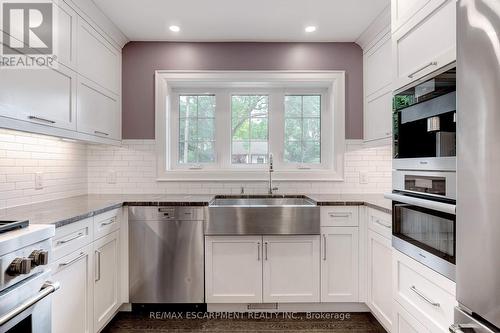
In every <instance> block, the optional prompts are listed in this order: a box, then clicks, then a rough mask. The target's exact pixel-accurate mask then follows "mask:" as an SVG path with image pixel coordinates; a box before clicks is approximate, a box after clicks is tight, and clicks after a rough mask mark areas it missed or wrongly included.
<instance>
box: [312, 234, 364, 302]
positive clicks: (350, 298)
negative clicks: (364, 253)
mask: <svg viewBox="0 0 500 333" xmlns="http://www.w3.org/2000/svg"><path fill="white" fill-rule="evenodd" d="M321 234H322V244H321V250H322V252H321V256H322V257H321V302H359V296H358V295H359V288H358V281H359V230H358V227H322V228H321Z"/></svg>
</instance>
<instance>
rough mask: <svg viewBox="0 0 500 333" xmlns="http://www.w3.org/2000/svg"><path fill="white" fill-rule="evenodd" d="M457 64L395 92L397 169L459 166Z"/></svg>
mask: <svg viewBox="0 0 500 333" xmlns="http://www.w3.org/2000/svg"><path fill="white" fill-rule="evenodd" d="M453 66H454V65H450V66H447V67H445V68H443V69H441V70H440V71H438V72H436V73H434V74H431V76H429V77H426V78H424V79H422V80H419V81H417V82H415V83H413V84H412V85H411V86H409V87H405V88H403V89H400V90H399V91H396V92H395V94H394V96H393V133H394V136H393V148H394V149H393V153H394V168H395V169H405V170H409V169H412V170H440V171H444V170H446V171H455V170H456V158H455V156H456V68H455V67H453Z"/></svg>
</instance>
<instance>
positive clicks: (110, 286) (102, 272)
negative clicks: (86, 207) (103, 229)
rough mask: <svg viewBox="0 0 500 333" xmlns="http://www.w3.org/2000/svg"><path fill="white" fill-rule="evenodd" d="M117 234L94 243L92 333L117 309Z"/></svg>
mask: <svg viewBox="0 0 500 333" xmlns="http://www.w3.org/2000/svg"><path fill="white" fill-rule="evenodd" d="M119 248H120V247H119V234H118V231H115V232H113V233H111V234H109V235H107V236H105V237H102V238H100V239H98V240H96V241H95V242H94V265H95V272H94V331H95V332H97V331H98V330H100V329H101V328H102V327H104V325H105V324H106V323H107V322H108V320H109V319H111V317H113V315H114V314H115V311H116V310H117V309H118V307H119V303H118V290H119V285H118V282H119V280H118V272H119V264H120V260H119V256H118V253H119Z"/></svg>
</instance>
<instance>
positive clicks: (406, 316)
mask: <svg viewBox="0 0 500 333" xmlns="http://www.w3.org/2000/svg"><path fill="white" fill-rule="evenodd" d="M393 321H394V323H393V325H392V333H429V330H428V329H427V328H425V326H424V325H422V324H421V323H420V322H419V321H418V320H417V319H416V318H415V317H413V316H412V315H411V314H410V313H409V312H408V311H406V310H405V309H404V308H403V307H402V306H401V304H399V303H398V302H396V301H394V311H393ZM443 332H445V331H443Z"/></svg>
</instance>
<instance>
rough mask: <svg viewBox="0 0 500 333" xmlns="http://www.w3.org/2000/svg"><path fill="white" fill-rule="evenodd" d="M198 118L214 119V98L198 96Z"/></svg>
mask: <svg viewBox="0 0 500 333" xmlns="http://www.w3.org/2000/svg"><path fill="white" fill-rule="evenodd" d="M198 117H200V118H203V117H206V118H213V117H215V96H208V95H207V96H198Z"/></svg>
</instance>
